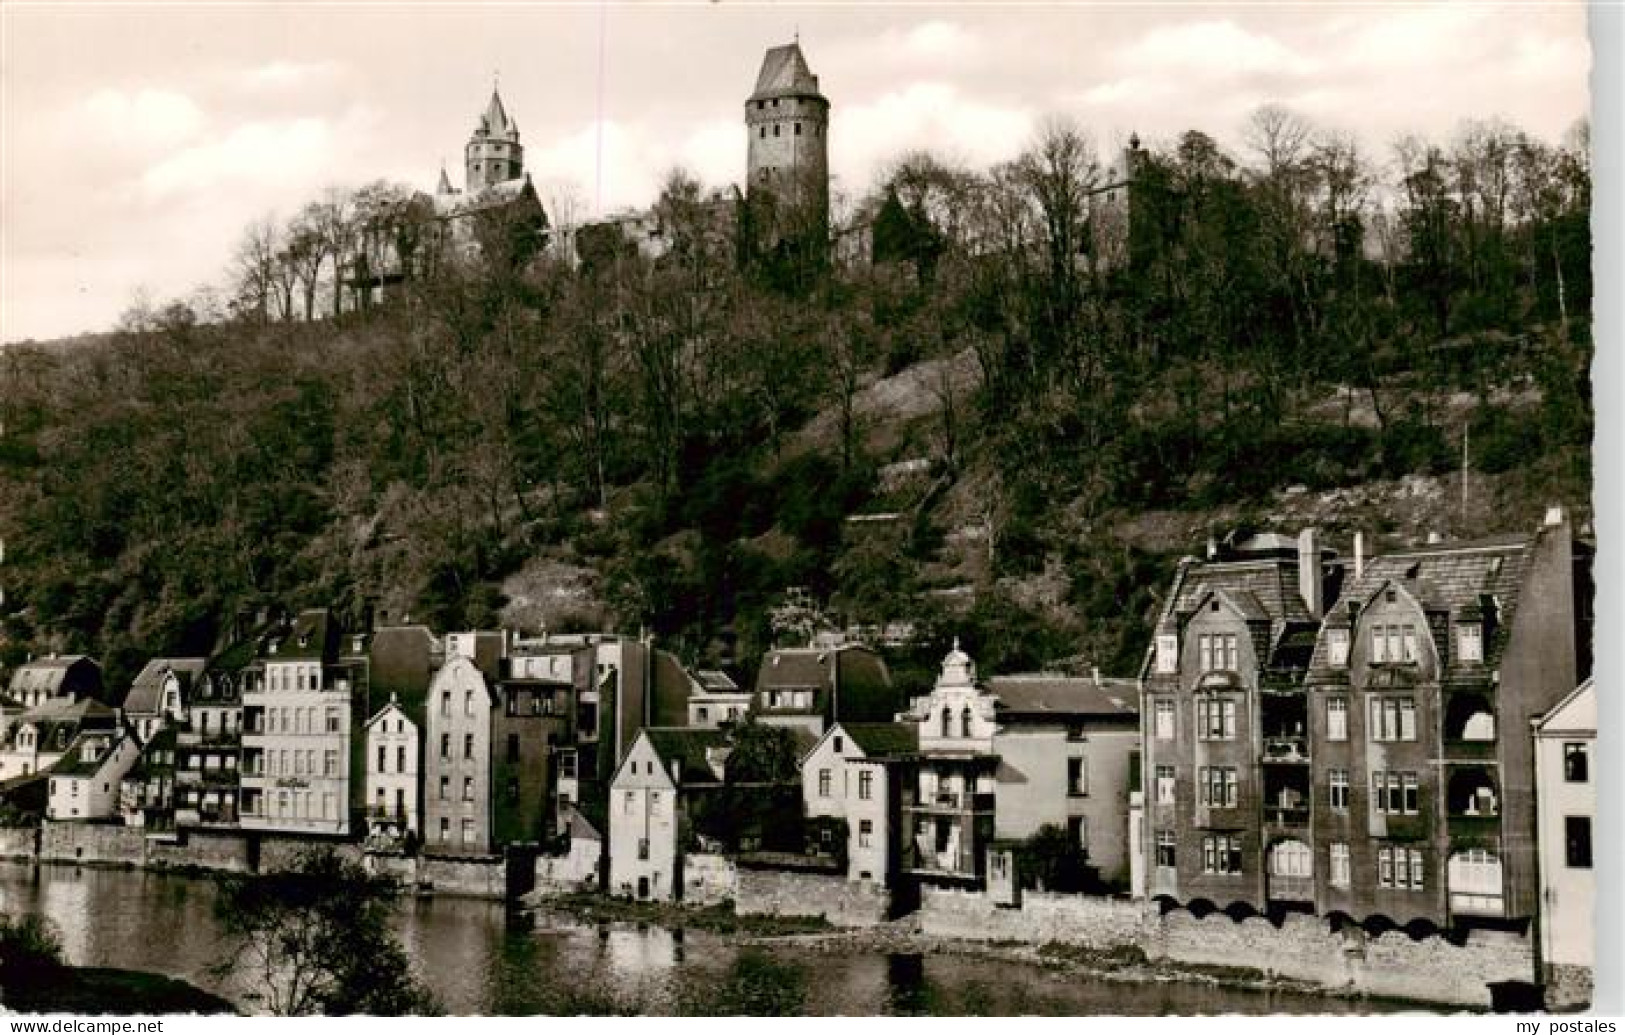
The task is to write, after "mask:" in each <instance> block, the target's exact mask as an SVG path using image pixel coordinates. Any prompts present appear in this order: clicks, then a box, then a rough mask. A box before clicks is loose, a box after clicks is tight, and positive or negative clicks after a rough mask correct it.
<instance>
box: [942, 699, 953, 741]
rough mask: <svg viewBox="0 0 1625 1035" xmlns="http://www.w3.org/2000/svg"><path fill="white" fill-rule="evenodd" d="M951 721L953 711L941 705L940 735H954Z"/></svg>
mask: <svg viewBox="0 0 1625 1035" xmlns="http://www.w3.org/2000/svg"><path fill="white" fill-rule="evenodd" d="M953 723H954V718H953V712H952V711H950V710H949V708H948V706H947V705H943V707H942V735H943V736H944V737H951V736H953V735H954V727H953Z"/></svg>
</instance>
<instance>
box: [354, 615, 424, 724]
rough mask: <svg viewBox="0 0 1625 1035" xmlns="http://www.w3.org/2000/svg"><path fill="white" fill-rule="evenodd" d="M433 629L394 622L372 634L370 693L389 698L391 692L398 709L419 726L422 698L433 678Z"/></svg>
mask: <svg viewBox="0 0 1625 1035" xmlns="http://www.w3.org/2000/svg"><path fill="white" fill-rule="evenodd" d="M434 652H435V638H434V633H432V632H430V631H429V628H428V626H424V625H393V626H387V627H384V628H381V629H378V630H376V631H375V632H374V633H373V634H372V643H371V644H370V657H371V659H372V661H371V666H370V669H369V679H370V680H371V687H372V692H373V694H374V695H375V696H376V697H378V698H380V699H382V700H388V699H389V695H390V694H394V695H395V696H396V698H397V699H398V700H399V702H400V706H401V710H402V711H404V712H406V714H407V717H408V718H410V719H411V720H412V721H413V722H415V723H417V724H418V725H419V726H420V727H421V726H422V725H423V721H424V717H425V716H424V701H426V700H427V699H428V693H429V683H430V681H431V680H432V679H434Z"/></svg>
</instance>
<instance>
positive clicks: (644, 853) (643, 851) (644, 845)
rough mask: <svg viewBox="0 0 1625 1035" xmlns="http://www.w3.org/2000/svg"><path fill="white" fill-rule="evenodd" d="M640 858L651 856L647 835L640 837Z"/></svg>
mask: <svg viewBox="0 0 1625 1035" xmlns="http://www.w3.org/2000/svg"><path fill="white" fill-rule="evenodd" d="M638 858H639V859H647V858H649V839H648V838H647V837H640V838H638Z"/></svg>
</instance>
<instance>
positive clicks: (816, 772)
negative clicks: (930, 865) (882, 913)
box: [801, 722, 920, 887]
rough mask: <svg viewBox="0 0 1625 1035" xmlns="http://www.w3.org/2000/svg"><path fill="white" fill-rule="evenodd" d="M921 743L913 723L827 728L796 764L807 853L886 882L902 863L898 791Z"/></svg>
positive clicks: (864, 878) (854, 875)
mask: <svg viewBox="0 0 1625 1035" xmlns="http://www.w3.org/2000/svg"><path fill="white" fill-rule="evenodd" d="M919 746H920V738H919V728H918V727H917V726H916V725H914V724H912V723H902V722H892V723H860V722H854V723H839V722H838V723H836V724H835V725H833V726H831V727H830V729H829V731H828V732H827V733H825V734H824V736H823V737H822V738H821V739H820V740H819V741H818V743H817V744H815V745H814V746H813V748H812V750H811V751H809V752H808V753H807V755H806V756H805V757H804V758H803V759H802V764H801V777H802V799H803V805H804V808H805V810H806V815H807V819H808V833H809V846H808V850H809V852H812V853H816V854H820V855H827V856H830V857H832V858H834V859H837V860H839V861H841V862H843V863H844V864H845V869H846V872H847V876H848V877H849V878H850V879H851V880H862V881H870V882H872V883H874V884H877V885H880V886H882V887H885V886H889V885H890V884H891V883H892V881H893V879H894V878H895V877H896V874H897V871H898V867H899V865H900V862H901V853H900V851H899V848H900V844H899V837H900V831H901V830H902V829H903V823H902V796H901V790H902V787H903V784H904V783H905V782H906V781H908V780H910V779H911V778H912V776H913V773H914V766H915V763H916V762H917V760H918V755H919ZM836 839H838V842H837V840H836Z"/></svg>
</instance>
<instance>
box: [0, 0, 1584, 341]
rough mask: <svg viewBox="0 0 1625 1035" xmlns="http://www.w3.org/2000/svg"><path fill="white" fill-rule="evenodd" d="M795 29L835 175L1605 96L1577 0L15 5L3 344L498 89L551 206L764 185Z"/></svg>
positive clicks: (3, 210) (1540, 112)
mask: <svg viewBox="0 0 1625 1035" xmlns="http://www.w3.org/2000/svg"><path fill="white" fill-rule="evenodd" d="M798 34H799V39H800V42H801V45H802V49H803V51H804V52H805V54H806V56H807V59H808V61H809V63H810V64H811V66H812V70H813V71H814V73H816V74H817V75H818V76H819V78H820V81H821V86H822V89H823V92H824V94H825V95H826V96H827V97H828V98H829V99H830V102H831V106H832V108H831V116H830V166H831V173H832V176H833V178H834V187H835V190H836V192H837V195H842V194H844V195H846V196H848V197H857V196H861V195H862V194H864V193H865V192H867V191H868V190H870V189H872V188H873V186H874V185H875V183H876V182H877V180H878V178H879V177H880V176H882V175H883V173H884V171H885V169H886V167H887V165H888V163H890V162H892V161H894V160H895V159H896V158H897V157H898V156H899V155H901V154H904V153H906V152H908V151H911V150H918V149H921V148H929V149H932V150H935V151H937V152H939V153H942V154H944V155H945V156H947V157H950V158H952V159H955V160H957V161H960V162H962V163H964V164H967V165H970V166H972V167H976V168H985V167H988V166H991V165H993V164H995V163H997V162H1000V161H1004V160H1007V159H1009V158H1013V157H1014V156H1016V155H1017V154H1018V153H1020V151H1021V150H1022V148H1023V147H1024V146H1025V145H1026V144H1028V143H1030V142H1031V140H1032V139H1033V137H1034V134H1035V133H1036V131H1037V129H1038V128H1039V127H1040V126H1041V125H1042V124H1043V122H1044V121H1045V120H1046V119H1047V118H1049V117H1051V116H1055V115H1061V116H1067V117H1070V118H1073V119H1075V120H1076V121H1077V122H1078V123H1079V124H1080V125H1082V126H1083V127H1084V128H1085V129H1086V130H1087V131H1089V133H1090V134H1091V135H1092V136H1093V138H1094V140H1095V142H1096V144H1097V147H1098V148H1099V149H1100V150H1101V151H1102V152H1103V153H1114V152H1116V151H1117V149H1119V148H1121V147H1122V145H1123V142H1124V141H1125V140H1126V139H1127V137H1128V136H1129V134H1130V133H1131V132H1137V133H1138V134H1139V135H1140V137H1141V138H1142V140H1143V141H1144V142H1145V143H1146V144H1148V145H1150V146H1156V145H1158V144H1160V143H1165V142H1168V141H1170V140H1172V139H1174V138H1175V137H1176V136H1177V135H1178V134H1179V133H1181V132H1182V131H1184V130H1186V129H1190V128H1196V129H1201V130H1203V131H1204V132H1207V133H1209V134H1210V135H1212V136H1214V137H1216V138H1218V139H1219V140H1220V142H1221V143H1223V144H1226V145H1227V146H1229V147H1230V148H1232V149H1233V151H1234V152H1235V153H1237V154H1238V155H1240V154H1241V153H1242V151H1243V148H1244V145H1243V129H1244V126H1245V123H1246V120H1247V117H1248V115H1249V113H1251V112H1252V111H1254V110H1255V109H1257V108H1258V107H1259V106H1261V105H1263V104H1266V103H1277V104H1282V105H1285V106H1286V107H1288V108H1290V109H1291V110H1293V111H1295V112H1297V113H1298V114H1300V115H1302V116H1304V117H1306V118H1307V119H1309V120H1310V121H1311V122H1313V123H1314V124H1316V125H1317V126H1320V127H1324V128H1327V129H1335V130H1339V131H1343V132H1348V133H1353V134H1355V135H1356V136H1357V137H1358V138H1359V139H1360V140H1361V142H1362V143H1363V144H1364V145H1365V146H1366V147H1367V148H1368V149H1369V150H1370V151H1371V153H1372V154H1373V155H1376V156H1377V157H1383V156H1384V155H1386V154H1387V152H1388V151H1389V149H1390V146H1391V144H1392V142H1393V141H1394V140H1395V139H1396V138H1398V137H1399V136H1400V135H1402V134H1406V133H1419V134H1422V135H1425V136H1428V137H1432V138H1434V139H1437V140H1439V141H1441V142H1448V140H1449V139H1450V137H1451V136H1452V135H1453V134H1454V133H1455V132H1456V130H1457V129H1458V128H1459V126H1460V124H1461V122H1462V120H1464V119H1467V118H1491V117H1500V118H1504V119H1506V120H1507V121H1510V122H1512V123H1513V124H1515V125H1517V126H1519V127H1521V128H1524V129H1527V130H1528V131H1530V132H1531V133H1533V134H1535V135H1537V136H1539V137H1542V138H1544V139H1546V140H1548V141H1552V142H1556V141H1558V140H1560V139H1561V138H1562V136H1563V134H1564V132H1565V131H1566V130H1567V129H1568V128H1569V127H1570V126H1571V125H1572V124H1573V123H1574V122H1575V121H1576V120H1577V119H1579V118H1581V117H1583V116H1585V115H1586V114H1587V112H1588V108H1589V104H1588V92H1587V83H1588V77H1589V74H1590V65H1591V53H1590V48H1589V46H1588V43H1587V39H1586V13H1585V8H1584V6H1583V5H1581V4H1579V3H1572V2H1553V3H1542V4H1536V5H1528V4H1523V5H1511V6H1506V5H1501V6H1496V5H1490V4H1487V3H1450V4H1444V3H1438V4H1430V3H1390V4H1373V3H1364V4H1358V5H1356V4H1337V3H1321V4H1313V5H1309V4H1301V5H1300V4H1281V3H1276V4H1264V3H1255V4H1246V5H1238V4H1223V5H1219V4H1212V5H1208V4H1200V3H1190V2H1180V0H1164V2H1141V3H1133V4H1124V3H1116V4H1106V3H1076V4H1045V5H1026V4H1022V5H1018V4H1014V3H1004V4H981V5H966V4H947V3H943V4H930V3H911V4H864V5H861V6H860V5H857V4H852V3H846V4H835V3H825V4H816V5H793V4H788V3H756V4H743V3H731V2H727V0H714V2H710V3H703V4H694V5H687V6H685V5H662V6H655V5H623V4H601V3H588V2H584V3H578V4H572V5H563V4H516V3H505V4H475V3H459V4H456V5H450V4H415V3H414V4H409V3H404V2H395V3H351V4H328V3H281V4H274V5H273V4H253V3H243V4H235V3H209V4H203V3H195V4H187V3H173V2H172V3H168V4H155V3H140V2H126V3H119V2H102V3H97V4H75V3H60V2H53V3H49V4H44V3H41V4H30V3H24V2H17V0H6V2H4V3H3V4H0V342H8V341H19V340H25V339H29V338H38V339H46V338H53V337H59V336H64V335H69V334H74V333H78V332H83V331H96V330H104V329H107V328H109V327H111V326H112V325H113V324H114V323H115V322H116V321H117V319H118V316H119V314H120V313H121V312H123V311H124V310H125V309H126V308H127V307H128V306H129V305H130V304H131V302H132V300H133V299H134V298H135V297H137V294H138V293H144V294H145V295H147V296H148V297H150V298H152V299H155V300H158V301H163V300H167V299H170V298H176V297H184V296H186V295H188V294H190V293H191V292H192V291H193V290H194V289H195V288H196V287H198V286H200V285H203V284H209V283H219V282H221V281H222V280H223V279H224V274H223V271H224V270H225V269H226V267H227V265H228V264H229V262H230V258H231V254H232V251H233V249H234V247H235V245H236V242H237V241H238V239H239V238H240V236H241V234H242V231H243V228H244V227H245V226H246V225H247V224H248V223H249V222H250V221H252V220H254V219H256V218H259V217H262V216H265V215H267V214H271V215H275V216H277V217H282V218H285V217H286V216H288V215H289V214H291V213H292V212H293V211H295V210H297V209H298V207H299V206H300V205H301V204H303V203H304V202H306V201H308V200H312V199H314V198H316V197H318V196H320V194H321V192H322V191H323V189H324V188H326V187H329V186H355V185H360V184H362V183H367V182H371V181H374V180H378V179H386V180H392V181H398V182H401V183H405V184H410V185H413V186H418V187H421V188H422V189H425V190H432V189H433V186H434V183H435V180H436V177H437V175H438V173H439V169H440V166H441V163H442V162H444V163H446V166H447V168H448V170H449V171H450V173H451V175H452V179H453V181H454V182H460V181H461V178H462V170H461V166H462V149H463V144H464V143H465V142H466V141H467V139H468V135H469V133H470V131H471V130H472V129H473V127H474V123H475V120H476V119H477V117H478V116H479V114H480V113H481V112H482V111H483V110H484V108H485V104H486V101H487V99H488V98H489V96H490V91H491V89H492V86H493V84H499V88H500V91H501V94H502V97H503V100H504V102H505V104H506V107H507V110H508V113H509V114H510V115H511V116H512V117H513V118H514V119H515V120H516V121H517V122H518V124H519V127H520V132H521V136H522V142H523V144H524V147H525V164H526V168H527V170H528V171H530V172H531V174H532V177H533V180H534V181H535V183H536V185H537V187H538V189H539V191H540V192H541V194H542V197H543V200H544V202H546V203H549V204H550V207H554V206H559V205H561V204H568V205H569V206H570V207H571V208H573V209H574V210H576V211H577V212H578V213H580V214H582V215H583V216H589V215H591V214H592V213H594V212H611V211H615V210H619V209H625V208H635V207H641V206H644V205H647V204H649V203H650V202H651V201H652V200H653V198H654V195H655V193H656V192H657V190H658V184H659V183H660V181H661V180H662V179H663V178H664V175H665V173H666V172H667V171H668V170H669V169H671V168H672V167H674V166H683V167H685V168H687V169H688V170H690V171H691V172H692V173H694V174H695V175H697V176H698V177H699V178H700V179H701V180H702V181H703V182H704V183H706V184H708V185H723V184H729V183H735V182H738V181H740V180H741V179H742V178H743V167H744V161H745V131H744V125H743V105H744V100H745V97H746V96H747V95H748V94H749V93H750V91H751V88H752V86H753V84H754V82H755V78H756V72H757V69H758V67H759V65H760V62H761V57H762V53H763V51H764V50H765V49H766V48H768V47H770V46H773V45H775V44H780V43H785V42H789V41H790V40H791V39H793V38H796V37H797V36H798Z"/></svg>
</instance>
